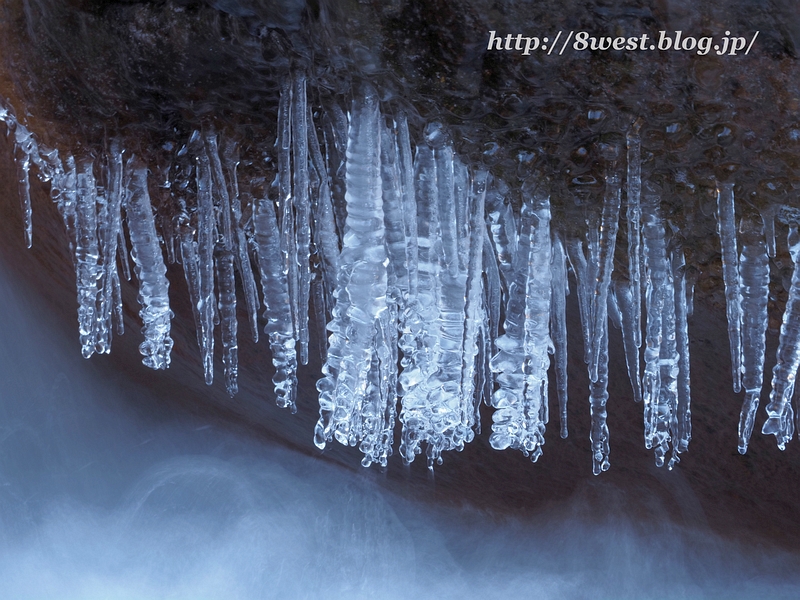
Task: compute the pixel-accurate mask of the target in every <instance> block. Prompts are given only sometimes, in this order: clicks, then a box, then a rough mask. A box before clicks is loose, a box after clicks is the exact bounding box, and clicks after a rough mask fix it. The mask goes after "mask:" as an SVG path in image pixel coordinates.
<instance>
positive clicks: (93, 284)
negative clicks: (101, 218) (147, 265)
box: [75, 160, 100, 358]
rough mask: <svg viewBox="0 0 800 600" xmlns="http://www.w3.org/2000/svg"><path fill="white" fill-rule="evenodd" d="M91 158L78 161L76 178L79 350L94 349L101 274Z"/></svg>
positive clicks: (87, 352)
mask: <svg viewBox="0 0 800 600" xmlns="http://www.w3.org/2000/svg"><path fill="white" fill-rule="evenodd" d="M92 169H93V164H92V161H91V160H84V161H82V162H81V165H80V170H79V171H78V172H77V179H76V194H77V196H76V198H77V202H76V208H75V232H76V237H75V240H76V244H75V264H76V267H77V284H78V329H79V333H80V341H81V354H83V357H84V358H89V357H90V356H91V355H92V354H94V351H95V334H96V328H95V320H96V319H97V313H96V311H97V296H98V290H97V283H98V279H99V278H100V264H99V261H100V250H99V248H98V245H97V188H96V185H95V179H94V173H93V172H92Z"/></svg>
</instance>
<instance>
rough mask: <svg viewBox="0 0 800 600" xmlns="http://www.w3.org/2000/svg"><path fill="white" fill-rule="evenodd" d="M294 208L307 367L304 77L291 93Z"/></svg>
mask: <svg viewBox="0 0 800 600" xmlns="http://www.w3.org/2000/svg"><path fill="white" fill-rule="evenodd" d="M291 113H292V116H291V118H292V167H293V169H292V171H293V172H292V204H293V206H294V210H295V217H296V225H295V236H296V237H295V240H294V247H295V248H296V249H297V254H296V255H295V257H294V260H295V262H296V271H297V275H296V278H297V289H296V292H297V294H296V296H295V298H294V304H293V306H294V308H295V311H296V313H297V314H296V317H295V322H296V323H297V341H298V343H299V345H300V363H301V364H303V365H305V364H308V294H309V290H310V288H311V270H310V267H309V260H310V256H311V254H310V248H311V229H310V227H311V223H310V221H311V215H310V203H309V195H308V192H309V178H308V121H307V118H308V107H307V105H306V79H305V76H304V75H302V74H298V75H296V76H295V77H294V81H293V90H292V109H291Z"/></svg>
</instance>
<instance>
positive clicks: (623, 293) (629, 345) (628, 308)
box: [609, 280, 642, 402]
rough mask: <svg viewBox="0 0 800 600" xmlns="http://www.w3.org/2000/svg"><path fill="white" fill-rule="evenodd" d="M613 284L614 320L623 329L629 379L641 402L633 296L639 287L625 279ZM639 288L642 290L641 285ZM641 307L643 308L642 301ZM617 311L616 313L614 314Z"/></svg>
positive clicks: (634, 396) (612, 312)
mask: <svg viewBox="0 0 800 600" xmlns="http://www.w3.org/2000/svg"><path fill="white" fill-rule="evenodd" d="M612 286H613V287H612V293H611V294H610V295H609V299H610V300H611V302H609V305H610V306H611V314H612V320H613V321H614V324H615V325H616V326H617V327H619V328H620V329H621V330H622V343H623V346H624V348H625V364H626V366H627V368H628V379H629V380H630V382H631V390H632V391H633V400H634V402H641V401H642V378H641V374H640V365H639V348H638V347H637V346H636V302H635V301H634V298H633V294H634V293H635V290H636V289H637V288H636V287H634V285H633V283H632V282H628V281H623V280H616V281H614V282H612ZM638 289H639V290H641V286H639V287H638ZM639 309H640V310H641V303H640V305H639ZM615 312H616V314H614V313H615ZM640 316H641V315H640ZM640 335H641V332H640Z"/></svg>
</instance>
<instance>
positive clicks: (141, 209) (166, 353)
mask: <svg viewBox="0 0 800 600" xmlns="http://www.w3.org/2000/svg"><path fill="white" fill-rule="evenodd" d="M127 171H128V172H129V173H128V176H129V177H130V183H129V185H128V186H127V188H128V194H127V195H126V198H125V215H126V222H127V223H128V231H129V232H130V236H131V246H132V252H131V254H132V255H133V259H134V262H135V266H136V278H137V279H138V280H139V296H138V299H139V304H140V305H141V307H142V309H141V310H140V311H139V316H141V318H142V323H143V328H142V333H143V334H144V342H143V343H142V344H141V345H140V346H139V352H140V353H141V354H142V356H143V357H144V358H143V359H142V362H143V363H144V364H145V366H147V367H150V368H151V369H166V368H167V367H169V362H170V352H171V351H172V338H171V337H170V320H171V319H172V311H171V310H170V308H169V297H168V295H167V292H168V289H169V282H168V281H167V267H166V265H165V264H164V256H163V254H162V252H161V246H160V245H159V242H158V236H157V234H156V225H155V220H154V219H153V207H152V205H151V204H150V194H149V192H148V190H147V168H146V167H145V166H143V165H141V164H138V163H137V162H136V160H135V159H131V160H130V161H128V168H127Z"/></svg>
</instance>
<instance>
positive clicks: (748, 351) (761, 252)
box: [739, 218, 769, 454]
mask: <svg viewBox="0 0 800 600" xmlns="http://www.w3.org/2000/svg"><path fill="white" fill-rule="evenodd" d="M739 232H740V235H741V240H742V254H741V258H740V262H739V276H740V278H741V299H742V385H743V387H744V391H745V399H744V403H743V404H742V411H741V416H740V418H739V452H740V453H741V454H744V453H745V452H747V445H748V442H749V441H750V435H751V434H752V433H753V425H754V422H755V418H756V411H757V410H758V404H759V400H760V397H761V388H762V386H763V383H764V354H765V352H766V332H767V326H768V323H769V319H768V316H767V301H768V300H769V256H768V245H767V243H766V242H765V240H764V226H763V224H762V221H761V219H760V218H749V219H742V223H741V227H740V229H739Z"/></svg>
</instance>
